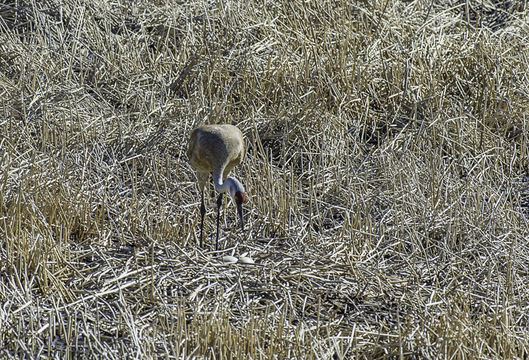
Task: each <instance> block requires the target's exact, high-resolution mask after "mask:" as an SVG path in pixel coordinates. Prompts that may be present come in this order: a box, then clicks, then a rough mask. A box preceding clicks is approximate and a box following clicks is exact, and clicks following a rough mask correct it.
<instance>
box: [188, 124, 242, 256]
mask: <svg viewBox="0 0 529 360" xmlns="http://www.w3.org/2000/svg"><path fill="white" fill-rule="evenodd" d="M187 156H188V158H189V163H190V164H191V166H192V167H193V168H195V170H196V172H197V179H198V188H199V190H200V193H201V196H202V202H201V204H200V247H202V236H203V230H204V214H205V213H206V207H205V206H204V187H205V186H206V183H207V181H208V178H209V174H210V173H211V175H212V177H213V182H214V184H215V188H216V189H217V191H219V193H220V194H219V197H218V198H217V236H216V239H215V250H218V248H219V228H220V223H219V218H220V208H221V206H222V195H223V194H224V192H228V193H229V194H230V196H231V197H232V199H233V200H234V202H235V204H236V205H237V212H238V213H239V218H240V221H241V229H243V230H244V219H243V213H242V204H243V203H244V202H245V201H246V192H245V190H244V186H243V185H242V184H241V183H240V182H239V180H237V179H236V178H234V177H231V176H228V174H229V172H230V171H231V170H232V169H233V168H234V167H235V166H236V165H238V164H240V163H241V161H242V159H243V157H244V140H243V138H242V133H241V131H240V130H239V129H238V128H237V127H236V126H233V125H227V124H224V125H202V126H199V127H198V128H196V129H195V130H193V132H192V133H191V138H190V140H189V149H188V151H187Z"/></svg>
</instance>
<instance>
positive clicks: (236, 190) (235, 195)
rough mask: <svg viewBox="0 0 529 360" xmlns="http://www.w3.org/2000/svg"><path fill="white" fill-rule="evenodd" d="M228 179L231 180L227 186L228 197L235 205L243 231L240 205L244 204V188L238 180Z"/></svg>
mask: <svg viewBox="0 0 529 360" xmlns="http://www.w3.org/2000/svg"><path fill="white" fill-rule="evenodd" d="M228 179H231V181H230V186H229V192H230V196H231V198H232V199H233V201H235V204H236V205H237V213H239V219H240V220H241V229H243V230H244V217H243V212H242V204H244V203H245V202H246V191H245V190H244V186H243V185H242V184H241V183H240V182H239V180H237V179H235V178H233V177H232V178H228ZM226 180H227V179H226ZM226 182H227V181H226Z"/></svg>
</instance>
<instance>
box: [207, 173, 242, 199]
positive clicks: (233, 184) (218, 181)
mask: <svg viewBox="0 0 529 360" xmlns="http://www.w3.org/2000/svg"><path fill="white" fill-rule="evenodd" d="M213 181H214V182H215V188H216V189H217V190H218V191H221V192H227V193H229V194H230V196H231V197H232V198H234V197H235V194H236V193H237V192H240V193H244V192H245V190H244V186H243V185H242V184H241V182H240V181H239V180H237V179H236V178H234V177H231V176H228V177H227V178H226V180H225V181H224V182H223V181H222V177H221V176H213Z"/></svg>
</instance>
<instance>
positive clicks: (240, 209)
mask: <svg viewBox="0 0 529 360" xmlns="http://www.w3.org/2000/svg"><path fill="white" fill-rule="evenodd" d="M237 212H238V213H239V219H240V220H241V230H243V231H244V217H243V216H242V203H241V204H237Z"/></svg>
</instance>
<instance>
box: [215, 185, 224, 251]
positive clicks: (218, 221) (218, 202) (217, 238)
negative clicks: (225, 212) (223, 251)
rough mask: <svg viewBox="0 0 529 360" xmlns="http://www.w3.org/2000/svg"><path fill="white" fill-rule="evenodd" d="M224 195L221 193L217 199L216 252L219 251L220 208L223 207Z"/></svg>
mask: <svg viewBox="0 0 529 360" xmlns="http://www.w3.org/2000/svg"><path fill="white" fill-rule="evenodd" d="M222 195H223V193H222V192H221V193H220V194H219V197H218V198H217V237H216V239H215V251H217V250H218V249H219V231H220V208H221V206H222Z"/></svg>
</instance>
